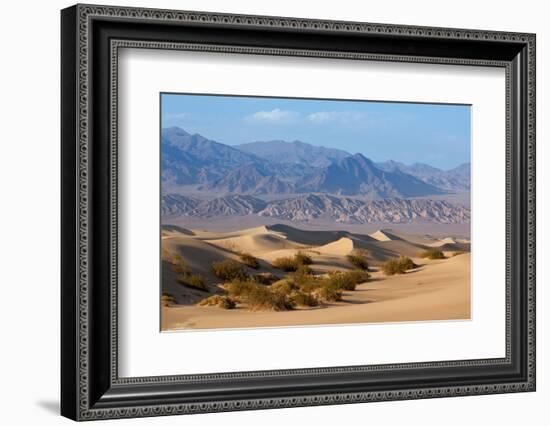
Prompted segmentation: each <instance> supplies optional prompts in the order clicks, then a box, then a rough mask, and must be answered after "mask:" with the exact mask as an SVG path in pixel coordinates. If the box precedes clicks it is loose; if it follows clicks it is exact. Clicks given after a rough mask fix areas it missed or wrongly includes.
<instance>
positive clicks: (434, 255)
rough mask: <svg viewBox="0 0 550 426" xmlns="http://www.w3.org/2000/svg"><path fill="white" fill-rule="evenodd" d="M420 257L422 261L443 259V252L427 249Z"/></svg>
mask: <svg viewBox="0 0 550 426" xmlns="http://www.w3.org/2000/svg"><path fill="white" fill-rule="evenodd" d="M420 257H422V258H424V259H426V258H427V259H432V260H433V259H445V255H444V254H443V252H442V251H441V250H438V249H434V248H432V249H428V250H426V251H425V252H423V253H422V254H421V255H420Z"/></svg>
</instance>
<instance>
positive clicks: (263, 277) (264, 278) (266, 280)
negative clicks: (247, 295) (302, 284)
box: [251, 272, 279, 285]
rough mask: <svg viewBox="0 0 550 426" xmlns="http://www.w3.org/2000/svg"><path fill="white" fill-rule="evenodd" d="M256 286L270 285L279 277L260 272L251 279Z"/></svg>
mask: <svg viewBox="0 0 550 426" xmlns="http://www.w3.org/2000/svg"><path fill="white" fill-rule="evenodd" d="M251 278H252V279H253V280H254V281H256V282H257V283H258V284H264V285H271V284H273V283H274V282H277V281H279V277H278V276H277V275H275V274H272V273H271V272H260V273H259V274H255V275H253V276H252V277H251Z"/></svg>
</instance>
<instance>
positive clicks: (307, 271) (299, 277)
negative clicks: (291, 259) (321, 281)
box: [288, 265, 313, 285]
mask: <svg viewBox="0 0 550 426" xmlns="http://www.w3.org/2000/svg"><path fill="white" fill-rule="evenodd" d="M288 277H289V278H290V279H291V280H293V281H294V282H295V283H296V284H297V285H300V283H302V282H305V281H310V280H311V279H312V277H313V271H312V270H311V268H310V267H309V266H307V265H300V266H298V268H297V269H296V271H294V272H292V273H290V274H289V275H288Z"/></svg>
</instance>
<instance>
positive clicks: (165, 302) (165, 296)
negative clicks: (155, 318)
mask: <svg viewBox="0 0 550 426" xmlns="http://www.w3.org/2000/svg"><path fill="white" fill-rule="evenodd" d="M160 302H161V303H162V306H170V305H174V304H175V303H176V298H175V297H174V295H172V294H170V293H162V296H161V298H160Z"/></svg>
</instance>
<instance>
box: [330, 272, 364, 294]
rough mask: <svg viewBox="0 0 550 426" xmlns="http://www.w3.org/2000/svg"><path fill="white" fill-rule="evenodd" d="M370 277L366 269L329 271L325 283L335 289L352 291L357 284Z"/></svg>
mask: <svg viewBox="0 0 550 426" xmlns="http://www.w3.org/2000/svg"><path fill="white" fill-rule="evenodd" d="M369 278H370V274H369V273H368V272H366V271H360V270H355V271H349V272H338V273H331V274H329V276H328V278H327V280H326V281H327V283H328V285H330V286H333V287H334V288H336V289H337V290H347V291H353V290H355V287H356V286H357V284H360V283H364V282H365V281H367V280H368V279H369Z"/></svg>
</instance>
